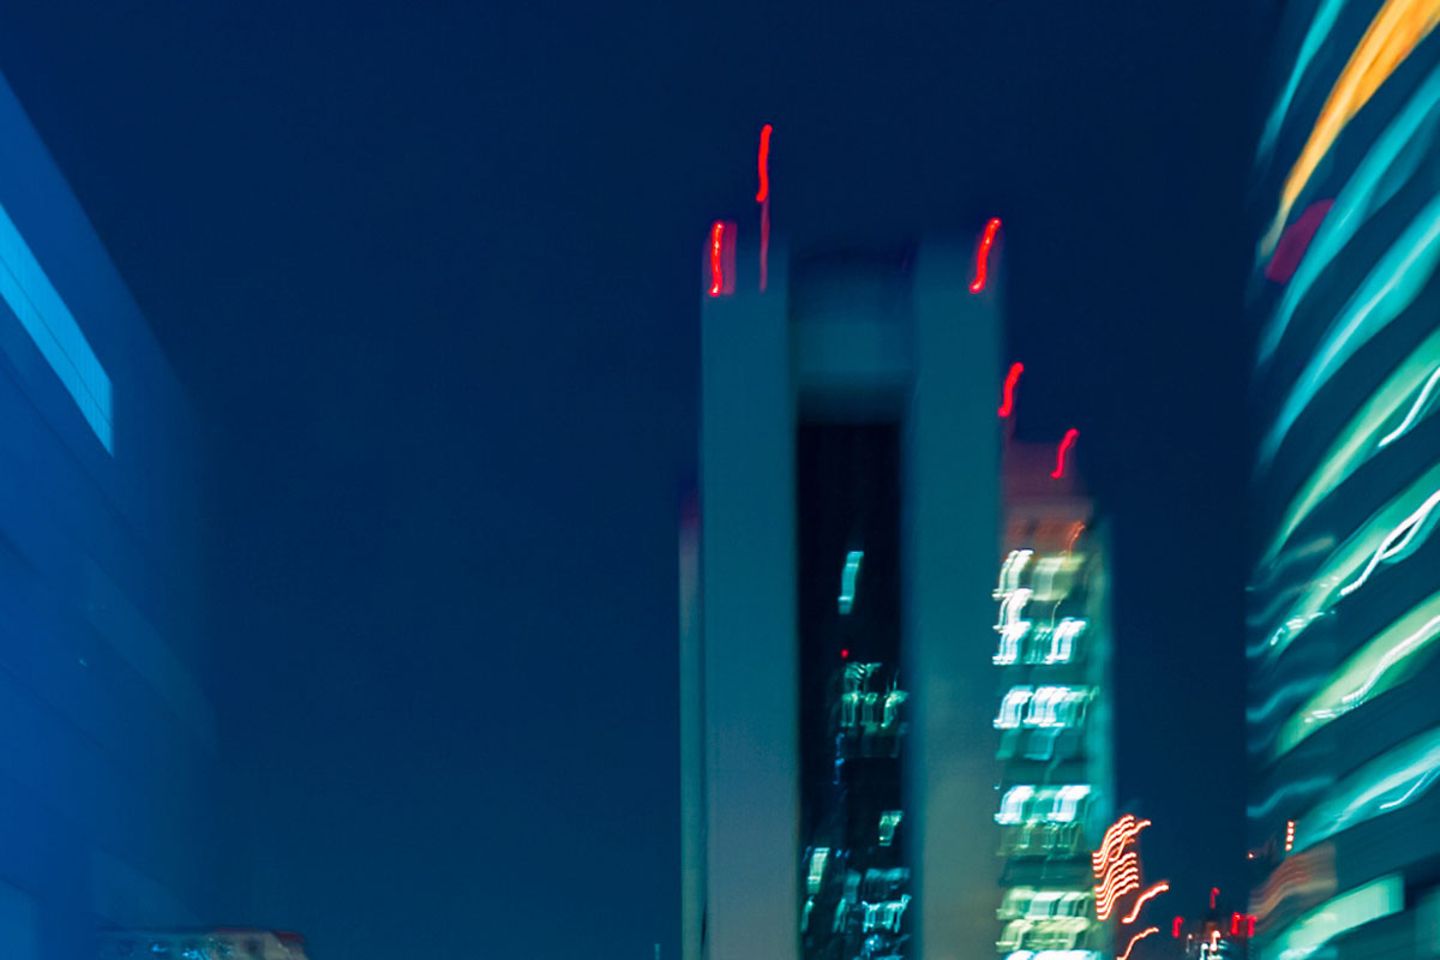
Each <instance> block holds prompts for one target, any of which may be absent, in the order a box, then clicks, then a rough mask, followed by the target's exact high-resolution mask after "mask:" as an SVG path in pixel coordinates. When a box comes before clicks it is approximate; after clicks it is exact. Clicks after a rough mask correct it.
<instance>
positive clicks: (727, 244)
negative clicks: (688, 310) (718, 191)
mask: <svg viewBox="0 0 1440 960" xmlns="http://www.w3.org/2000/svg"><path fill="white" fill-rule="evenodd" d="M709 253H710V296H712V297H728V296H730V294H732V293H734V292H735V224H733V223H731V222H730V221H728V220H716V221H715V222H714V223H713V224H711V225H710V245H709Z"/></svg>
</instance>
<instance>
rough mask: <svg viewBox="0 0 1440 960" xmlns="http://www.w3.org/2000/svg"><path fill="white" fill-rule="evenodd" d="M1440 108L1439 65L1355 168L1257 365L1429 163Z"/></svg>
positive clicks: (1274, 318)
mask: <svg viewBox="0 0 1440 960" xmlns="http://www.w3.org/2000/svg"><path fill="white" fill-rule="evenodd" d="M1437 108H1440V67H1437V68H1436V69H1435V70H1434V71H1432V72H1431V74H1430V76H1429V77H1428V78H1427V79H1426V81H1425V83H1424V84H1423V85H1422V86H1421V87H1420V89H1419V90H1417V91H1416V92H1415V94H1414V96H1412V97H1411V98H1410V100H1409V102H1407V103H1406V104H1405V107H1404V109H1403V110H1401V111H1400V112H1399V113H1398V114H1396V115H1395V119H1394V120H1392V121H1391V122H1390V125H1389V126H1388V127H1386V128H1385V130H1384V132H1382V133H1381V134H1380V135H1379V136H1378V137H1376V139H1375V144H1374V146H1372V147H1371V148H1370V150H1369V151H1368V152H1367V153H1366V154H1365V157H1364V159H1362V160H1361V161H1360V163H1359V164H1357V165H1356V167H1355V171H1354V172H1353V173H1352V174H1351V175H1350V179H1349V180H1348V181H1346V183H1345V187H1344V189H1342V190H1341V191H1340V193H1339V195H1338V196H1337V197H1336V198H1335V203H1334V205H1333V206H1332V207H1331V208H1330V212H1329V213H1327V214H1326V215H1325V220H1324V222H1322V223H1321V224H1320V229H1319V230H1317V231H1316V232H1315V236H1314V238H1313V239H1312V240H1311V241H1310V246H1309V247H1308V248H1307V249H1306V251H1305V256H1304V257H1303V258H1301V260H1300V265H1299V266H1298V267H1297V268H1296V270H1295V275H1294V276H1293V277H1291V278H1290V282H1289V283H1288V284H1286V286H1285V294H1284V296H1283V297H1282V298H1281V300H1280V303H1279V305H1278V306H1277V307H1276V308H1275V312H1274V314H1272V315H1271V318H1270V321H1269V322H1268V323H1267V324H1266V327H1265V330H1264V331H1263V333H1262V334H1261V336H1260V346H1259V351H1258V354H1257V359H1256V366H1257V367H1260V366H1264V365H1265V364H1266V363H1268V362H1269V361H1270V359H1271V357H1272V356H1273V355H1274V353H1275V350H1276V349H1277V348H1278V347H1279V346H1280V341H1281V339H1282V338H1283V337H1284V335H1285V330H1286V328H1287V327H1288V326H1289V324H1290V321H1291V319H1292V318H1293V317H1294V314H1295V310H1296V309H1297V308H1298V307H1299V306H1300V301H1301V300H1303V299H1304V298H1305V295H1306V294H1307V293H1309V292H1310V288H1311V287H1312V286H1313V285H1314V283H1315V281H1316V280H1318V279H1319V278H1320V277H1321V275H1323V274H1324V272H1325V270H1326V268H1327V267H1328V266H1329V265H1330V261H1331V260H1333V259H1334V258H1335V255H1336V254H1338V253H1339V252H1340V250H1341V249H1342V248H1343V247H1344V246H1345V244H1346V243H1348V242H1349V241H1350V238H1351V237H1353V236H1354V235H1355V232H1356V231H1357V230H1359V229H1360V227H1361V226H1362V225H1363V224H1364V223H1365V221H1366V220H1368V219H1369V218H1370V215H1371V214H1373V213H1374V212H1375V211H1376V210H1378V209H1379V208H1380V207H1381V206H1382V205H1383V204H1384V203H1385V201H1387V200H1389V199H1390V197H1392V196H1394V194H1395V191H1397V190H1398V189H1400V187H1401V186H1402V185H1403V184H1404V183H1405V181H1406V180H1407V179H1409V177H1410V175H1411V174H1412V173H1413V172H1414V171H1415V169H1416V168H1418V167H1419V165H1420V164H1421V163H1422V162H1424V160H1425V158H1426V156H1427V154H1428V151H1429V147H1430V142H1431V140H1433V139H1434V135H1435V130H1436V126H1437V123H1440V109H1437ZM1264 465H1265V464H1262V466H1264Z"/></svg>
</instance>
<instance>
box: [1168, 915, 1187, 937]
mask: <svg viewBox="0 0 1440 960" xmlns="http://www.w3.org/2000/svg"><path fill="white" fill-rule="evenodd" d="M1184 927H1185V918H1184V917H1176V918H1175V922H1174V923H1172V924H1170V936H1171V937H1172V938H1174V939H1176V940H1179V939H1180V931H1181V930H1182V929H1184Z"/></svg>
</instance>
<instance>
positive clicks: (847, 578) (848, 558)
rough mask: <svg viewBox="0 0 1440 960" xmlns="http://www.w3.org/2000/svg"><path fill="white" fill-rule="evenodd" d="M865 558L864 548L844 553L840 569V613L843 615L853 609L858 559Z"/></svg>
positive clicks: (858, 568) (858, 569)
mask: <svg viewBox="0 0 1440 960" xmlns="http://www.w3.org/2000/svg"><path fill="white" fill-rule="evenodd" d="M864 559H865V551H864V550H851V551H850V552H849V553H847V554H845V566H844V568H843V569H842V570H841V571H840V600H839V603H840V614H841V615H842V616H844V615H845V614H848V613H849V612H850V611H851V610H853V609H855V587H856V581H857V580H858V579H859V577H860V561H862V560H864Z"/></svg>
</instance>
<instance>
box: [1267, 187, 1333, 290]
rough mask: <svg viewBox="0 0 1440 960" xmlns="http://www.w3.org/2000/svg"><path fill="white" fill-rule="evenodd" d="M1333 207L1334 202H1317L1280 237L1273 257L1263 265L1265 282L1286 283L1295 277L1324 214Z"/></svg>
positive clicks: (1322, 220) (1323, 219) (1323, 218)
mask: <svg viewBox="0 0 1440 960" xmlns="http://www.w3.org/2000/svg"><path fill="white" fill-rule="evenodd" d="M1334 205H1335V201H1334V200H1319V201H1317V202H1315V203H1312V204H1311V205H1310V206H1309V207H1307V208H1306V209H1305V212H1304V213H1302V214H1300V216H1299V217H1298V218H1297V219H1296V220H1295V222H1294V223H1292V224H1290V226H1289V227H1288V228H1287V229H1286V230H1285V232H1284V233H1283V234H1281V235H1280V242H1279V243H1278V244H1276V245H1275V255H1274V256H1272V257H1271V258H1270V262H1269V263H1267V264H1266V265H1265V279H1266V280H1269V281H1271V282H1272V283H1286V282H1288V281H1289V279H1290V278H1291V277H1293V276H1294V275H1295V271H1296V270H1297V269H1298V268H1299V267H1300V261H1301V260H1303V259H1304V258H1305V251H1306V250H1309V249H1310V241H1311V240H1314V239H1315V233H1316V231H1318V230H1319V229H1320V224H1321V223H1323V222H1324V221H1325V214H1327V213H1329V212H1330V208H1331V207H1333V206H1334Z"/></svg>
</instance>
